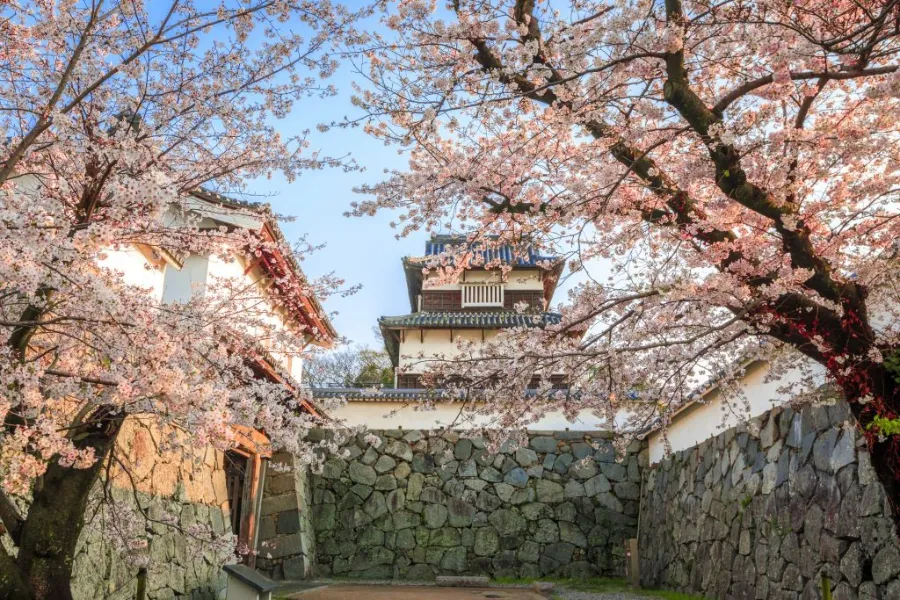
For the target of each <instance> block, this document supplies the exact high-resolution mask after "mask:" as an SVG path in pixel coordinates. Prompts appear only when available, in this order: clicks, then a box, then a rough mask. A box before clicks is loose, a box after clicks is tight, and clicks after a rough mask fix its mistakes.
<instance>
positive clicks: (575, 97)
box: [353, 0, 900, 515]
mask: <svg viewBox="0 0 900 600" xmlns="http://www.w3.org/2000/svg"><path fill="white" fill-rule="evenodd" d="M383 23H384V26H385V29H386V32H385V33H384V34H383V35H382V37H380V38H379V39H378V40H377V41H375V42H374V43H372V44H370V45H368V46H367V47H366V51H367V53H366V54H365V57H364V59H363V60H362V61H361V62H360V64H359V68H360V69H359V70H360V72H361V73H362V74H363V75H364V76H365V77H366V79H367V80H368V82H369V83H368V84H367V85H365V86H362V87H361V88H360V90H359V92H358V94H357V96H356V102H357V104H358V105H359V106H360V107H361V108H362V109H363V110H364V111H365V114H366V117H365V119H364V120H365V126H366V128H367V130H368V131H369V132H370V133H371V134H372V135H374V136H376V137H377V138H380V139H382V140H384V141H385V142H386V143H388V144H394V145H396V146H398V147H399V148H400V149H401V150H403V151H405V152H407V153H408V157H409V168H408V169H407V170H405V171H402V172H400V171H398V172H392V173H390V174H389V175H388V176H387V178H386V179H385V180H384V181H383V182H381V183H379V184H377V185H373V186H370V187H365V188H363V189H362V190H361V191H363V192H366V193H369V194H371V195H372V196H373V198H371V199H369V200H366V201H363V202H360V203H358V204H357V205H355V206H354V209H353V214H356V215H366V214H371V213H373V212H375V211H377V210H380V209H391V210H395V211H397V212H398V213H399V214H400V217H399V219H398V223H397V226H398V227H399V228H400V235H406V234H409V233H410V232H413V231H417V230H420V229H428V230H446V229H451V230H455V231H460V232H469V233H470V237H469V240H468V242H469V243H467V244H461V245H460V248H458V249H457V251H456V252H455V253H453V254H454V255H453V256H445V257H442V258H440V259H436V260H434V261H432V262H431V263H430V264H429V265H428V268H429V270H430V271H431V272H440V273H443V274H445V275H446V276H448V277H453V276H454V271H455V270H458V269H459V268H461V267H463V266H465V265H466V264H467V262H466V261H467V260H471V259H473V258H476V259H477V256H478V255H477V253H473V252H472V250H473V248H474V246H473V245H474V244H476V243H482V244H487V245H489V244H492V243H507V244H518V245H520V246H524V245H526V244H528V243H534V244H536V245H538V246H541V247H543V248H547V249H550V250H557V251H559V252H562V253H566V256H567V257H568V258H569V259H570V264H571V265H572V268H573V269H574V270H575V271H576V272H577V271H582V272H583V274H584V280H585V283H583V284H581V285H579V286H578V287H577V289H575V290H574V291H573V292H572V293H571V297H570V298H569V301H568V302H567V305H566V306H565V307H564V310H563V313H564V314H563V322H562V324H561V325H560V326H558V327H556V326H554V327H547V328H546V329H543V330H542V329H530V330H528V331H525V330H518V331H512V332H509V333H508V334H506V335H504V336H501V338H500V339H498V341H496V342H494V343H489V344H487V345H486V346H485V347H484V348H483V350H481V352H483V355H479V354H478V352H476V348H469V347H462V348H461V350H462V353H461V355H460V356H459V357H458V358H457V359H455V360H451V357H447V358H446V360H443V361H440V360H439V361H437V364H436V366H435V371H436V372H437V373H438V374H442V375H448V374H450V373H451V372H452V373H454V374H456V375H463V376H465V379H462V380H463V381H467V382H469V383H467V385H475V384H478V385H480V386H482V387H484V388H487V390H488V391H489V392H490V393H484V395H483V397H484V398H487V399H490V400H491V401H490V402H489V403H488V408H486V409H477V410H490V411H492V412H494V413H496V415H497V419H498V420H497V421H496V422H497V423H500V424H502V425H504V426H507V427H512V426H514V425H521V424H523V423H527V422H529V421H532V420H534V419H536V418H537V417H539V416H540V414H541V413H542V412H543V411H545V410H549V409H562V410H564V411H566V413H567V414H570V415H575V414H577V411H578V410H580V409H592V410H595V411H597V412H598V413H600V414H603V415H607V416H609V417H610V418H611V417H612V416H613V415H614V414H616V412H617V411H619V409H621V408H623V407H626V406H627V407H628V409H629V410H630V411H631V412H632V418H631V419H630V422H629V423H627V426H628V428H629V430H631V431H633V432H636V431H639V430H641V429H644V428H646V427H647V426H650V425H652V424H654V423H658V424H660V425H661V426H662V427H665V425H666V424H667V423H668V422H669V419H670V417H671V415H672V413H673V412H674V410H675V409H676V408H677V407H678V406H679V405H680V404H682V403H683V402H684V401H685V400H687V399H688V394H689V392H690V391H691V390H693V389H694V388H695V387H696V386H697V384H699V383H700V382H701V381H703V380H708V379H709V378H710V377H711V376H713V375H714V376H716V377H718V378H719V383H720V385H721V386H722V388H723V389H724V390H730V391H732V392H734V391H735V390H736V388H737V387H738V386H737V383H736V381H737V379H738V378H739V376H740V374H741V364H742V362H741V361H746V360H748V359H753V358H764V359H766V360H770V361H773V365H774V366H773V370H772V376H773V377H778V376H780V375H783V374H784V373H785V372H786V369H789V368H790V369H799V370H800V371H801V374H802V380H803V381H802V382H801V384H796V383H795V384H794V385H792V386H790V387H789V389H785V390H784V392H785V394H787V397H791V398H794V400H795V401H796V402H801V401H810V400H821V399H822V397H823V395H824V393H825V390H827V389H829V388H830V389H832V390H835V389H836V390H837V391H838V392H839V393H840V394H841V395H842V396H843V397H844V398H845V399H846V401H847V402H848V403H849V406H850V408H851V410H852V413H853V415H854V416H855V418H856V422H857V424H858V428H859V431H860V432H861V434H862V435H864V436H865V439H866V442H867V444H868V447H869V450H870V452H871V456H872V461H873V465H874V467H875V469H876V471H877V472H878V474H879V477H880V479H881V481H882V483H883V484H884V485H885V489H886V490H887V494H888V497H889V498H890V501H891V503H892V504H893V505H894V507H895V509H896V508H900V435H898V432H900V427H898V425H900V421H898V417H900V338H898V327H900V325H898V324H900V320H898V318H897V317H898V307H900V302H898V300H900V298H898V273H900V270H898V263H897V258H898V257H897V252H898V244H897V239H898V237H900V218H898V217H900V204H898V193H900V185H898V184H900V180H898V176H900V170H898V165H900V162H898V159H900V145H898V132H897V123H898V122H900V71H898V66H900V57H898V51H900V3H898V2H897V1H896V0H872V1H869V2H858V1H854V0H847V1H843V0H800V1H798V0H664V1H663V0H568V1H566V0H559V1H556V0H545V1H535V0H478V1H477V2H476V1H469V0H451V2H450V4H449V5H448V6H447V7H443V6H438V5H437V4H436V3H434V2H428V1H424V0H422V1H415V0H413V1H406V2H399V3H396V4H388V5H387V6H386V7H385V12H384V16H383ZM488 234H494V235H497V236H499V237H497V238H496V240H494V239H493V238H489V237H487V236H488ZM598 264H601V265H604V266H605V267H607V268H608V270H609V273H610V275H609V277H608V278H607V277H606V275H604V276H603V277H598V276H595V273H596V271H595V270H594V268H593V267H596V266H597V265H598ZM484 266H500V265H484ZM585 325H590V329H589V330H588V332H587V334H586V335H585V336H583V337H582V336H581V335H580V334H579V333H578V330H579V328H581V329H583V328H584V327H585ZM573 333H574V334H573ZM744 364H745V363H744ZM535 372H543V373H553V372H556V373H564V374H567V375H568V376H569V378H570V380H571V381H572V382H573V385H572V386H571V388H572V389H571V390H570V391H558V390H553V389H552V387H551V386H550V385H549V384H547V385H544V386H541V387H540V388H539V390H538V391H537V392H536V393H532V394H530V395H526V394H524V393H523V391H524V390H525V387H526V385H527V382H528V381H529V380H530V378H531V377H532V375H533V374H534V373H535ZM823 373H824V376H820V375H821V374H823ZM459 380H460V379H459V378H457V381H459ZM473 382H474V383H473ZM576 382H577V385H576ZM823 383H829V384H830V386H825V387H824V389H823V387H822V384H823ZM730 397H731V399H732V401H733V402H735V401H739V400H740V398H739V396H738V395H737V394H736V392H735V393H734V394H731V395H730ZM633 400H642V401H643V402H633ZM473 410H476V409H473ZM895 514H898V515H900V511H897V510H895Z"/></svg>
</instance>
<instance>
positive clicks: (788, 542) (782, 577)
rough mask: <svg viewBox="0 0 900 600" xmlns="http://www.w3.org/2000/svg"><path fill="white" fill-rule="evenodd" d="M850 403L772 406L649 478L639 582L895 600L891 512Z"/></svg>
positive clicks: (899, 568)
mask: <svg viewBox="0 0 900 600" xmlns="http://www.w3.org/2000/svg"><path fill="white" fill-rule="evenodd" d="M848 420H849V411H848V408H847V405H846V404H844V403H839V404H835V405H833V406H828V407H825V406H818V407H806V408H804V409H803V410H802V412H799V413H798V412H794V411H793V410H791V409H790V408H784V409H780V408H778V409H774V410H772V411H770V412H769V413H767V414H766V415H764V416H763V417H760V418H757V419H754V420H752V421H751V422H750V423H749V424H746V425H741V426H739V427H736V428H733V429H730V430H728V431H726V432H724V433H722V434H721V435H719V436H717V437H715V438H713V439H712V440H709V441H706V442H704V443H703V444H700V445H699V446H696V447H694V448H692V449H689V450H684V451H681V452H678V453H676V454H675V455H674V456H672V457H669V458H667V459H665V460H664V461H662V462H661V463H660V464H659V465H657V466H654V467H652V468H651V469H648V470H647V471H646V472H645V478H646V480H645V483H644V488H643V497H642V508H641V522H640V532H639V536H640V537H639V544H640V557H641V576H642V580H643V583H644V584H645V585H648V586H653V587H665V588H672V589H677V590H682V591H686V592H693V593H700V594H703V595H704V596H706V597H709V598H736V599H755V598H760V599H762V598H765V599H768V598H772V599H784V600H797V599H798V598H802V599H804V600H805V599H813V598H820V597H821V592H820V591H819V586H820V585H821V574H822V573H826V574H828V576H829V577H830V578H831V582H832V588H833V591H834V596H833V598H834V600H848V599H853V600H856V599H857V598H858V599H859V600H863V599H866V600H881V599H888V598H900V581H898V574H900V549H898V541H897V538H896V537H895V536H894V534H893V526H892V519H891V511H890V508H889V506H888V504H887V501H886V498H885V494H884V489H883V488H882V486H881V484H880V483H879V482H878V481H877V479H876V476H875V473H874V471H873V470H872V467H871V465H870V462H869V456H868V453H867V451H866V450H865V444H864V442H863V440H862V439H860V438H859V436H858V435H857V433H856V430H855V429H854V427H853V426H852V425H851V424H849V423H848Z"/></svg>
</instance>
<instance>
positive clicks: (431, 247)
mask: <svg viewBox="0 0 900 600" xmlns="http://www.w3.org/2000/svg"><path fill="white" fill-rule="evenodd" d="M489 239H490V238H489ZM461 245H465V246H467V248H466V251H467V252H468V251H471V253H472V262H473V264H475V265H478V264H484V263H489V262H491V261H494V260H499V261H500V263H501V264H505V265H513V266H516V267H538V266H540V265H541V264H542V263H546V262H556V261H558V260H559V257H558V256H549V255H542V254H538V252H537V251H536V250H535V249H534V247H533V246H530V245H526V246H524V247H523V248H521V249H517V248H514V247H513V246H512V245H510V244H504V245H502V246H494V247H487V248H486V247H485V245H484V244H483V243H481V242H474V243H470V242H468V240H467V239H466V238H465V237H463V236H457V235H434V236H432V237H431V239H430V240H428V241H427V242H425V255H426V256H440V255H441V254H443V253H445V252H447V251H448V249H450V248H451V247H453V246H461Z"/></svg>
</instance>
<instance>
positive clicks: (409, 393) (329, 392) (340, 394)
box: [310, 387, 444, 402]
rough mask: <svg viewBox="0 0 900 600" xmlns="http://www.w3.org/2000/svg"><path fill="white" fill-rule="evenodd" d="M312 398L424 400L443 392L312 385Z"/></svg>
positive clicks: (440, 395) (384, 400)
mask: <svg viewBox="0 0 900 600" xmlns="http://www.w3.org/2000/svg"><path fill="white" fill-rule="evenodd" d="M310 391H311V392H312V396H313V398H317V399H321V398H346V399H348V400H366V401H369V402H390V401H392V400H424V399H426V398H433V399H438V398H441V397H442V396H443V395H444V394H443V391H442V390H429V389H421V388H382V389H378V390H373V389H371V388H369V389H367V388H345V387H314V388H310Z"/></svg>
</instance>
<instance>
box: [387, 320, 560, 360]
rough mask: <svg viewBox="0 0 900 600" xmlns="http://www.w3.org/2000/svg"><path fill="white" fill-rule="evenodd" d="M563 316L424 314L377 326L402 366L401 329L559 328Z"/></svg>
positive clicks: (391, 352) (388, 350)
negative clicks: (551, 326) (555, 326)
mask: <svg viewBox="0 0 900 600" xmlns="http://www.w3.org/2000/svg"><path fill="white" fill-rule="evenodd" d="M561 321H562V315H560V314H559V313H552V312H540V313H519V312H516V311H513V310H497V311H482V312H476V311H425V312H417V313H412V314H409V315H400V316H396V317H381V318H380V319H378V325H379V326H380V327H381V333H382V336H383V337H384V347H385V349H386V350H387V353H388V355H389V356H390V357H391V363H393V365H394V366H395V367H396V366H398V365H399V364H400V334H399V332H400V330H401V329H501V328H509V327H546V326H547V325H558V324H559V323H560V322H561Z"/></svg>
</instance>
